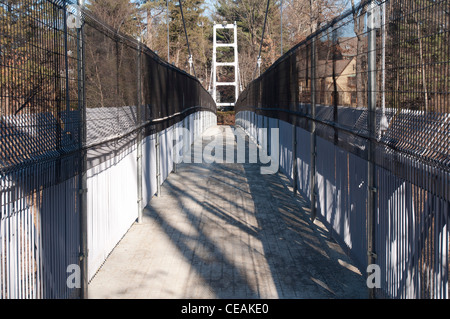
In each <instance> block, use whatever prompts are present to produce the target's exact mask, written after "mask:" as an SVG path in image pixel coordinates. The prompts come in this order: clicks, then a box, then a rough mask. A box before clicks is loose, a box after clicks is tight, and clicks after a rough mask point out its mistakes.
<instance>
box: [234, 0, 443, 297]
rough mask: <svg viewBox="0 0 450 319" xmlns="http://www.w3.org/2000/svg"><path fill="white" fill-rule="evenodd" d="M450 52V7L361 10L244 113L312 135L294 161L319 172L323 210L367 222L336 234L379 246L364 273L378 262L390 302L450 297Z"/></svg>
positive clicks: (312, 43) (366, 4)
mask: <svg viewBox="0 0 450 319" xmlns="http://www.w3.org/2000/svg"><path fill="white" fill-rule="evenodd" d="M449 48H450V3H449V1H443V0H438V1H431V0H414V1H410V0H389V1H361V3H360V4H358V5H357V6H355V7H354V8H351V9H350V10H348V11H347V12H344V13H343V14H342V15H341V16H340V17H338V18H336V19H334V20H332V21H329V22H327V24H326V25H323V26H320V29H319V30H317V31H316V32H315V33H313V34H312V35H311V36H309V37H308V38H307V39H306V40H304V41H303V42H301V43H299V44H298V45H296V46H295V47H293V48H292V49H291V50H290V51H289V52H287V53H286V54H285V55H284V56H282V57H281V58H280V59H279V60H278V61H277V62H276V63H275V64H273V65H272V66H271V67H270V68H269V69H267V70H266V71H265V72H264V73H263V74H262V75H261V76H260V77H259V78H257V79H255V80H254V81H253V82H252V83H250V85H249V86H248V87H247V89H246V90H245V91H244V92H243V93H242V94H241V95H240V97H239V100H238V102H237V105H236V113H237V117H238V118H242V119H243V120H244V121H248V118H250V119H251V118H252V117H251V116H250V117H249V116H248V114H249V113H247V112H245V111H250V112H254V113H256V114H257V115H258V116H264V117H269V118H274V119H278V120H280V121H284V122H287V123H289V124H292V125H295V126H296V127H297V130H298V132H303V133H302V134H303V135H301V136H309V137H310V138H308V139H307V140H301V141H297V142H296V143H297V144H294V146H292V147H297V146H296V145H299V146H298V148H297V151H296V152H294V154H295V155H294V156H296V158H295V159H294V160H293V163H296V162H297V161H299V162H300V163H301V165H303V166H302V167H305V166H307V167H309V168H311V170H310V171H309V172H307V174H309V175H310V177H311V179H308V177H306V178H305V177H304V176H301V178H303V179H304V180H308V185H309V182H310V184H311V191H310V189H309V188H308V189H307V191H308V192H310V194H308V195H307V196H309V197H310V199H311V202H312V204H311V205H312V209H313V211H314V210H315V209H317V210H318V211H319V212H318V213H317V214H319V215H320V214H322V216H323V218H324V219H326V220H327V221H330V220H336V219H338V217H336V216H337V215H338V214H341V215H340V216H341V217H339V218H341V221H344V220H347V221H348V223H352V222H351V220H353V218H354V219H355V225H356V224H357V223H361V224H360V226H358V227H360V230H356V228H355V227H353V226H352V227H350V226H346V225H343V224H340V225H339V226H336V225H334V224H332V223H331V225H330V227H331V228H333V227H339V228H336V229H334V230H335V231H336V232H338V233H339V234H341V233H342V232H343V231H344V230H345V231H347V229H348V227H350V228H351V229H352V231H353V233H352V234H353V235H354V234H356V233H357V232H358V231H359V232H360V234H362V236H361V237H359V238H361V240H363V241H366V239H365V238H368V239H367V245H369V246H370V245H371V247H367V245H366V243H364V246H365V248H364V247H363V248H362V249H361V251H359V252H357V253H356V255H358V256H357V257H358V258H359V260H360V261H361V263H360V264H361V265H364V266H367V260H368V258H367V252H368V253H369V254H370V258H372V259H373V258H375V257H374V256H375V255H378V260H376V261H377V262H378V263H379V265H381V267H382V271H383V276H385V277H383V280H385V281H383V289H380V290H378V291H377V294H378V296H385V297H386V296H387V297H406V296H409V297H411V296H413V297H419V298H440V297H445V296H447V297H448V295H449V292H448V291H449V286H448V277H449V267H448V265H449V253H448V250H449V235H448V223H449V215H448V212H449V210H450V204H449V203H450V187H449V185H450V151H449V150H450V107H449V106H450V96H449V91H450V90H449V89H450V87H449V85H450V82H449V79H450V49H449ZM240 112H242V114H244V115H242V116H241V117H240V116H239V113H240ZM250 121H252V120H250ZM260 122H261V123H263V126H262V127H258V128H265V127H267V126H265V124H264V123H268V122H265V121H260ZM255 123H256V122H255ZM254 125H257V124H254ZM267 125H268V124H267ZM286 134H288V133H286ZM298 134H300V133H298ZM319 139H320V140H319ZM319 142H320V143H319ZM316 143H319V144H317V145H316ZM324 145H327V147H325V146H324ZM310 146H311V151H310V149H309V148H310ZM302 147H303V148H305V147H307V148H308V149H307V150H305V149H301V148H302ZM300 149H301V150H300ZM304 153H307V154H309V155H308V156H306V157H305V158H299V157H298V154H304ZM354 155H356V157H354ZM355 158H358V161H359V162H360V163H361V167H359V166H358V167H356V166H353V167H352V165H355V164H352V162H353V163H355V161H356V160H354V159H355ZM361 160H363V161H361ZM299 165H300V164H299ZM296 169H297V168H296V167H295V166H294V169H293V170H296ZM358 170H359V173H358ZM360 172H364V174H363V175H364V178H362V179H361V180H360V181H359V182H358V183H357V184H356V185H355V186H353V184H352V183H353V182H354V180H355V179H357V178H359V177H358V174H360ZM295 174H297V175H298V174H300V175H301V174H304V172H302V171H299V172H298V173H297V172H294V173H293V175H292V176H294V178H295V176H296V175H295ZM319 178H320V183H319V184H317V183H318V182H317V180H318V179H319ZM325 183H326V184H325ZM308 185H307V186H308ZM308 187H310V186H308ZM333 189H334V190H336V191H335V192H334V191H333ZM360 189H364V190H366V192H365V194H364V196H362V197H361V196H359V195H357V194H361V193H359V192H360ZM344 195H345V196H344ZM358 196H359V197H360V198H359V199H358V198H356V197H358ZM333 198H335V199H336V198H339V200H334V202H333ZM327 200H328V201H329V202H326V201H327ZM330 202H332V203H333V204H332V203H330ZM357 203H362V207H364V206H365V207H364V208H363V209H361V205H359V204H357ZM316 205H317V208H316ZM320 205H322V206H320ZM358 205H359V206H358ZM324 206H325V207H324ZM355 207H360V209H358V210H357V211H355ZM320 210H322V211H320ZM357 216H358V217H357ZM357 218H360V221H356V219H357ZM366 222H367V224H366ZM370 223H372V224H370ZM358 225H359V224H358ZM352 234H347V236H348V237H346V238H345V239H344V238H343V239H342V242H344V241H345V240H349V239H348V238H350V236H352ZM342 236H343V235H342ZM355 236H356V235H355ZM364 236H368V237H364ZM343 237H344V236H343ZM344 244H345V245H347V246H348V247H349V249H350V250H351V251H352V252H355V251H356V249H355V247H356V244H355V242H353V243H352V244H353V248H352V244H349V243H348V242H345V243H344ZM358 245H359V244H358ZM374 247H375V248H374ZM374 250H375V253H376V254H375V253H374ZM362 269H363V271H364V272H365V270H366V268H365V267H362Z"/></svg>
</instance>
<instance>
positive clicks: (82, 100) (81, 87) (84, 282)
mask: <svg viewBox="0 0 450 319" xmlns="http://www.w3.org/2000/svg"><path fill="white" fill-rule="evenodd" d="M77 3H78V8H79V9H80V8H81V6H82V5H83V0H78V1H77ZM77 14H79V17H81V13H77ZM83 41H84V21H81V26H80V28H78V29H77V58H78V66H77V67H78V109H79V112H80V124H79V130H80V142H79V150H80V180H79V196H80V271H81V274H80V275H81V294H80V298H82V299H87V298H88V244H87V219H88V216H87V154H86V152H87V151H86V150H85V149H84V148H85V146H86V139H87V128H86V90H85V84H86V78H85V59H84V56H85V52H84V44H83Z"/></svg>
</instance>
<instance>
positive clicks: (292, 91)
mask: <svg viewBox="0 0 450 319" xmlns="http://www.w3.org/2000/svg"><path fill="white" fill-rule="evenodd" d="M290 59H291V60H290V63H289V65H290V76H289V77H290V88H289V95H290V96H289V99H290V102H291V103H292V104H291V105H292V106H293V108H294V111H296V112H297V111H298V109H297V108H298V102H299V97H298V95H299V92H298V72H297V56H296V55H295V54H293V55H292V56H291V57H290ZM297 179H298V168H297V117H294V123H292V188H293V193H294V196H295V195H296V194H297V190H298V181H297Z"/></svg>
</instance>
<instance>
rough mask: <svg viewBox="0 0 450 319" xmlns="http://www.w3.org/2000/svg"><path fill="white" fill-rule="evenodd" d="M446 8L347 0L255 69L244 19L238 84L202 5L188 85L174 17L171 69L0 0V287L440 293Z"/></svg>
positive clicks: (74, 6)
mask: <svg viewBox="0 0 450 319" xmlns="http://www.w3.org/2000/svg"><path fill="white" fill-rule="evenodd" d="M268 2H269V1H268ZM268 4H269V3H268ZM179 7H180V10H181V13H182V16H183V11H182V10H183V8H182V6H181V1H180V6H179ZM267 8H269V5H268V6H267ZM448 12H449V4H448V1H432V2H431V1H425V0H424V1H415V2H414V4H411V2H410V1H406V0H386V1H372V0H368V1H362V2H361V3H360V4H358V5H356V6H353V7H352V8H351V9H349V10H348V11H346V12H344V13H342V14H341V15H340V16H339V17H337V18H335V19H334V20H332V21H329V22H327V23H324V24H322V25H320V26H319V28H317V30H315V31H314V32H313V33H312V34H311V35H310V36H309V37H307V38H306V39H304V40H303V41H302V42H300V43H298V44H297V45H296V46H294V47H293V48H291V49H290V50H289V51H288V52H287V53H286V54H284V55H283V56H281V57H280V58H279V59H278V60H277V61H276V62H275V63H274V64H273V65H272V66H270V67H269V68H268V69H267V70H263V72H262V73H261V70H260V66H261V58H262V45H263V41H264V31H265V29H266V23H264V27H263V32H262V34H263V36H262V39H261V48H260V50H259V54H258V56H255V73H254V80H253V81H252V82H251V83H250V84H249V85H248V86H247V87H246V88H244V89H241V83H240V74H239V54H238V39H237V25H236V24H228V23H222V24H215V25H214V32H216V30H217V29H220V28H224V29H229V30H233V32H234V42H233V43H229V44H224V43H222V44H220V43H217V42H216V41H214V52H213V61H214V63H213V64H214V65H213V70H212V72H211V74H212V79H211V80H212V81H211V85H212V87H211V88H210V89H211V90H210V91H208V90H206V89H205V88H204V87H203V86H202V84H201V83H200V81H199V80H198V79H197V78H196V74H195V66H194V65H193V64H192V63H191V62H192V61H193V60H192V55H193V53H192V52H191V48H190V45H189V37H188V36H187V34H188V33H187V30H186V26H185V25H184V32H185V35H186V42H187V46H188V51H189V57H190V70H191V73H187V72H185V71H182V70H180V69H178V68H176V67H175V66H174V65H172V64H170V63H168V62H167V61H164V60H163V59H161V58H160V57H159V56H158V55H157V54H156V53H155V52H153V51H151V50H150V49H149V48H148V47H146V46H145V45H144V44H142V43H141V42H140V41H139V40H137V39H134V38H132V37H130V36H127V35H125V34H123V33H120V32H118V31H117V30H115V29H113V28H112V27H111V26H109V25H107V24H105V23H102V22H101V21H99V19H98V18H97V17H96V16H94V15H93V14H92V13H91V12H90V11H89V10H87V9H85V8H83V6H82V5H81V3H80V2H79V1H77V2H74V1H69V0H66V1H60V0H45V1H41V2H39V3H38V4H34V5H30V3H29V2H27V1H15V2H11V1H4V0H0V15H1V16H2V18H4V19H3V20H4V21H5V23H4V25H3V26H1V31H0V32H1V33H2V37H4V39H5V41H2V43H1V53H0V58H1V63H0V69H1V75H0V80H1V82H0V111H1V113H0V115H1V117H0V120H1V121H0V139H1V144H0V172H1V179H0V183H1V184H0V185H1V192H0V207H1V224H0V247H1V250H0V287H1V288H0V298H2V299H46V298H58V299H60V298H61V299H63V298H67V299H72V298H93V299H108V298H127V299H129V298H138V299H143V298H150V299H200V298H201V299H203V298H211V299H247V298H248V299H255V298H260V299H328V298H333V299H344V298H346V299H348V298H351V299H353V298H358V299H359V298H403V299H409V298H430V299H431V298H433V299H446V298H448V297H449V285H448V278H449V270H450V267H449V228H448V225H449V221H450V220H449V210H450V188H449V185H450V183H449V181H450V154H449V149H450V148H449V146H450V145H449V144H450V115H449V114H450V110H449V105H450V103H449V95H448V92H449V90H448V89H449V88H448V86H449V81H448V78H449V76H450V63H449V62H450V54H449V52H448V48H449V47H450V43H448V41H449V40H448V39H449V26H450V18H449V13H448ZM266 15H267V10H266ZM183 21H184V16H183ZM214 40H216V39H214ZM220 46H224V47H225V46H227V47H230V48H232V49H233V50H234V52H233V56H234V60H233V62H220V61H217V60H216V53H217V51H216V49H217V48H218V47H220ZM221 66H227V67H233V68H234V72H235V74H234V81H233V82H227V83H224V82H220V81H219V80H218V79H217V74H218V73H217V68H219V67H221ZM221 85H225V86H234V87H235V97H234V100H233V101H232V102H227V103H225V104H221V103H222V102H221V101H219V97H218V95H217V87H218V86H221ZM218 107H232V108H234V110H235V113H236V122H235V125H234V126H221V125H217V124H218V123H217V109H218Z"/></svg>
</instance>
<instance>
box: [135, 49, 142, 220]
mask: <svg viewBox="0 0 450 319" xmlns="http://www.w3.org/2000/svg"><path fill="white" fill-rule="evenodd" d="M136 71H137V125H138V126H140V125H141V124H142V105H141V104H142V100H141V94H142V91H141V90H142V87H141V86H142V84H141V43H140V42H139V43H138V56H137V70H136ZM142 140H143V136H142V129H139V131H138V136H137V192H138V193H137V197H138V198H137V202H138V223H139V224H141V223H142V210H143V203H142V200H143V198H142Z"/></svg>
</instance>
